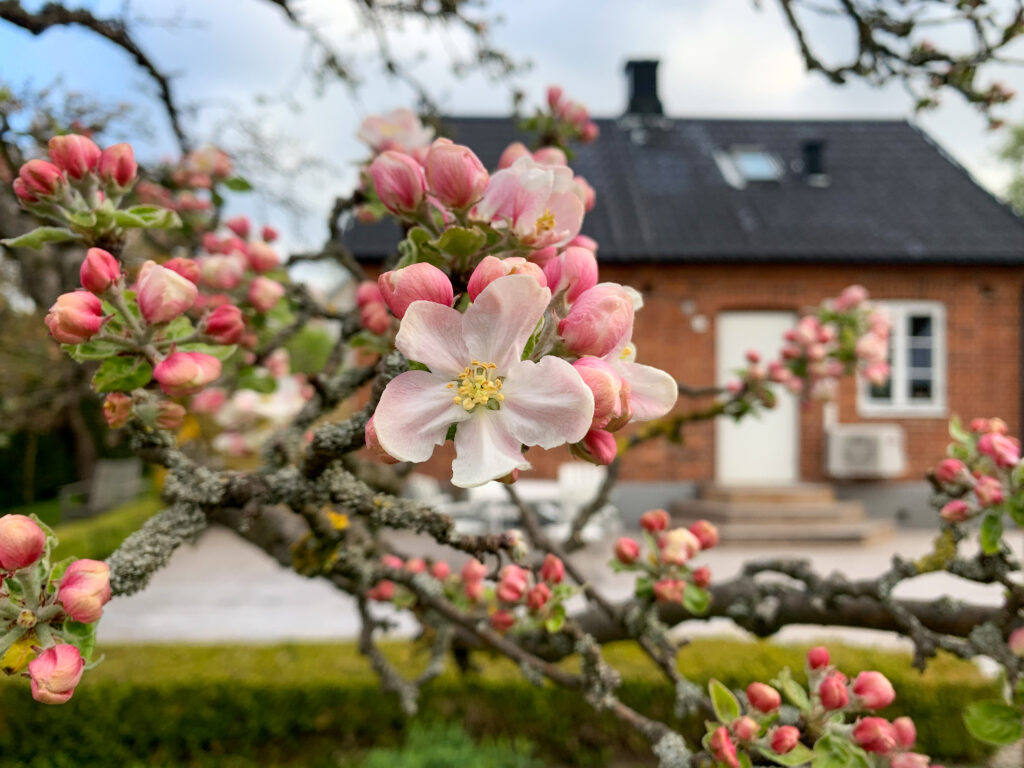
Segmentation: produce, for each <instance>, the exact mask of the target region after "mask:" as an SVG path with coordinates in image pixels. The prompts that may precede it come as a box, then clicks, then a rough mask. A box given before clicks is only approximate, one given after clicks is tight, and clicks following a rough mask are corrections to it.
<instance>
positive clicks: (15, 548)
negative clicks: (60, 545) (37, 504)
mask: <svg viewBox="0 0 1024 768" xmlns="http://www.w3.org/2000/svg"><path fill="white" fill-rule="evenodd" d="M45 547H46V534H45V533H43V529H42V528H40V527H39V526H38V525H37V524H36V521H35V520H33V519H32V518H31V517H26V516H25V515H4V516H3V517H0V569H2V570H5V571H8V572H13V571H20V570H21V569H22V568H27V567H28V566H30V565H32V564H33V563H34V562H36V561H37V560H38V559H39V558H40V557H41V556H42V554H43V549H44V548H45Z"/></svg>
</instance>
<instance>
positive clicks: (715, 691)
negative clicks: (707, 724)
mask: <svg viewBox="0 0 1024 768" xmlns="http://www.w3.org/2000/svg"><path fill="white" fill-rule="evenodd" d="M708 693H709V694H710V695H711V706H712V707H714V709H715V717H717V718H718V721H719V722H720V723H731V722H732V721H733V720H735V719H736V718H737V717H739V716H740V703H739V701H738V700H737V699H736V697H735V696H733V694H732V691H730V690H729V689H728V688H726V687H725V686H724V685H722V684H721V683H720V682H718V681H717V680H715V679H714V678H712V679H711V680H709V681H708Z"/></svg>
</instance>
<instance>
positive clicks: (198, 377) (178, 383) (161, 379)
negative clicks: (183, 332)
mask: <svg viewBox="0 0 1024 768" xmlns="http://www.w3.org/2000/svg"><path fill="white" fill-rule="evenodd" d="M220 368H221V366H220V360H218V359H217V358H216V357H214V356H213V355H206V354H203V353H202V352H174V353H173V354H170V355H168V356H167V358H166V359H165V360H164V361H163V362H161V363H159V364H157V366H156V368H155V369H154V370H153V378H154V379H156V380H157V383H159V384H160V388H161V389H162V390H163V391H164V392H165V393H167V394H168V395H170V396H171V397H179V396H183V395H194V394H195V393H196V392H198V391H199V390H200V389H202V388H203V387H205V386H206V385H207V384H209V383H210V382H212V381H214V380H215V379H216V378H217V377H218V376H220Z"/></svg>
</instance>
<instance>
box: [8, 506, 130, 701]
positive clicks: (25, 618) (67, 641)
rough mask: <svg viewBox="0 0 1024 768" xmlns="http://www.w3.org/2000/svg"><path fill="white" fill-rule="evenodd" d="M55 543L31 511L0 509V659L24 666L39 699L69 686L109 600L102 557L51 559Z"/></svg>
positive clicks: (14, 668) (13, 667)
mask: <svg viewBox="0 0 1024 768" xmlns="http://www.w3.org/2000/svg"><path fill="white" fill-rule="evenodd" d="M56 543H57V540H56V537H55V536H54V535H53V532H52V531H51V530H50V529H49V528H47V527H46V526H45V525H43V524H42V523H40V522H39V520H38V519H36V518H35V517H26V516H25V515H6V516H4V517H0V667H2V669H3V671H4V672H5V673H6V674H8V675H15V674H19V673H23V674H25V675H26V676H27V677H28V678H29V679H30V681H31V689H32V698H34V699H35V700H36V701H39V702H42V703H43V704H63V703H64V702H66V701H67V700H68V699H70V698H71V696H72V694H74V692H75V687H76V686H77V685H78V683H79V681H80V680H81V679H82V673H83V672H84V670H85V668H86V665H87V663H88V662H89V660H90V659H91V657H92V654H93V649H94V648H95V644H96V639H95V631H96V622H98V621H99V619H100V617H101V616H102V615H103V606H104V605H105V604H106V603H107V602H108V601H109V600H110V568H109V567H108V566H107V564H106V563H103V562H100V561H97V560H75V559H73V558H68V559H67V560H63V561H61V562H57V563H54V562H52V558H51V553H52V552H53V548H54V546H56ZM26 670H27V671H26Z"/></svg>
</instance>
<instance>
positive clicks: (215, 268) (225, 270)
mask: <svg viewBox="0 0 1024 768" xmlns="http://www.w3.org/2000/svg"><path fill="white" fill-rule="evenodd" d="M246 264H247V262H246V260H245V257H243V256H242V255H241V254H230V255H229V254H219V255H215V256H203V257H202V258H200V259H199V276H200V279H201V280H202V281H203V284H204V285H208V286H209V287H210V288H214V289H216V290H219V291H230V290H231V289H232V288H237V287H238V285H239V284H240V283H241V282H242V276H243V275H244V274H245V268H246Z"/></svg>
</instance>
